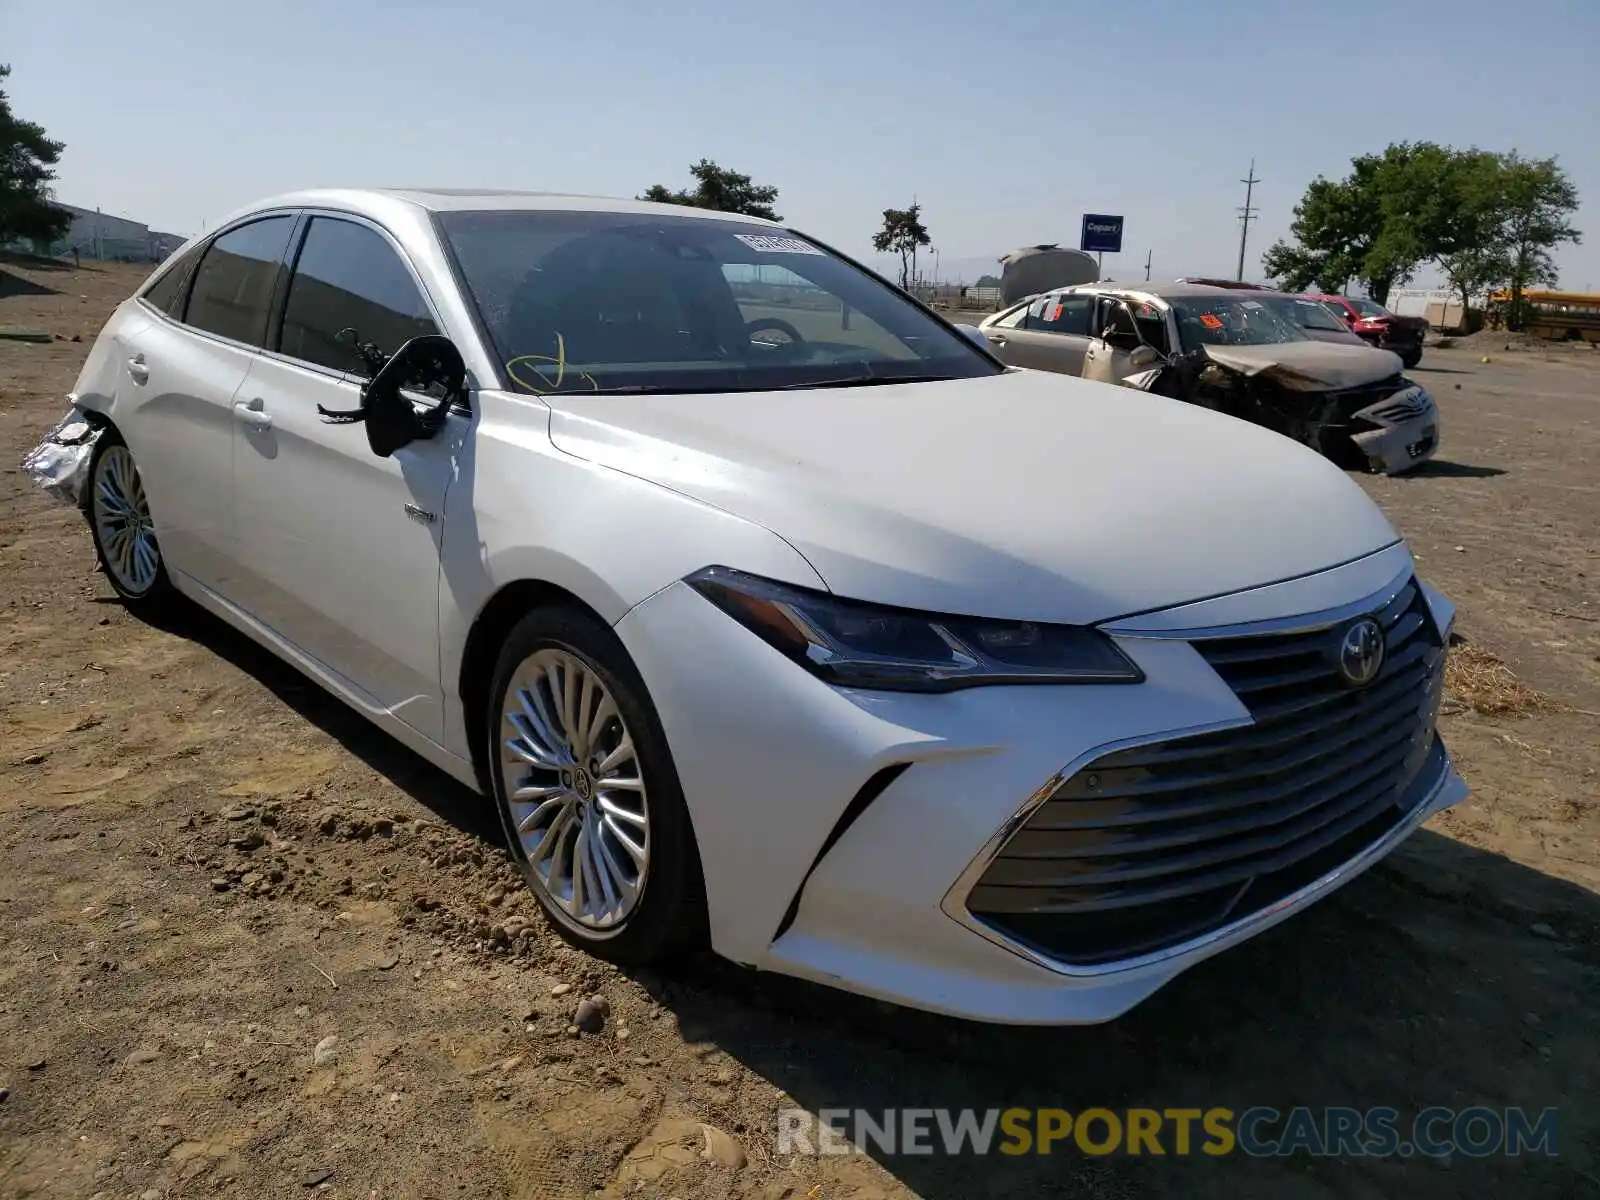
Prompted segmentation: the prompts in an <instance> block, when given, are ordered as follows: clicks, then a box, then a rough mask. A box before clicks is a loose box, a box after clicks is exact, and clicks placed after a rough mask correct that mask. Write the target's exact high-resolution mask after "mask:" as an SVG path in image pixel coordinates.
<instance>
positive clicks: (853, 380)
mask: <svg viewBox="0 0 1600 1200" xmlns="http://www.w3.org/2000/svg"><path fill="white" fill-rule="evenodd" d="M955 378H956V376H954V375H850V376H847V377H846V378H844V379H818V380H815V381H810V380H808V381H806V382H803V383H783V384H779V385H778V386H777V387H775V388H773V389H772V390H773V391H776V392H792V391H796V390H798V389H800V388H842V387H875V386H877V385H878V384H884V383H947V382H949V381H950V380H952V379H955Z"/></svg>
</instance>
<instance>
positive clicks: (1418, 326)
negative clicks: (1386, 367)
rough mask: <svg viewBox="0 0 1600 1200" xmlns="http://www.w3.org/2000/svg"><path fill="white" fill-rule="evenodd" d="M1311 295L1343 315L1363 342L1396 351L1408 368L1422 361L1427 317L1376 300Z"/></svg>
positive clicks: (1347, 323)
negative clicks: (1401, 311) (1407, 313)
mask: <svg viewBox="0 0 1600 1200" xmlns="http://www.w3.org/2000/svg"><path fill="white" fill-rule="evenodd" d="M1307 294H1308V295H1309V296H1310V298H1311V299H1313V300H1320V301H1322V302H1323V303H1324V304H1326V305H1327V306H1328V307H1329V308H1331V309H1333V311H1334V312H1336V313H1338V314H1339V315H1340V316H1342V317H1343V318H1344V321H1345V324H1346V325H1348V326H1350V332H1351V333H1353V334H1355V335H1356V336H1357V337H1358V338H1360V339H1361V340H1362V341H1364V342H1371V343H1372V344H1373V345H1374V346H1379V347H1381V348H1382V349H1384V350H1393V351H1394V352H1395V353H1396V354H1398V355H1399V356H1400V361H1401V362H1403V363H1404V364H1405V365H1406V366H1408V367H1414V366H1416V365H1417V364H1418V363H1419V362H1421V361H1422V337H1423V335H1424V334H1425V333H1427V332H1428V322H1427V321H1425V320H1424V319H1423V318H1421V317H1401V316H1397V315H1396V314H1394V313H1392V312H1390V311H1389V310H1388V309H1387V308H1385V307H1384V306H1383V305H1381V304H1379V303H1378V302H1377V301H1376V300H1354V299H1351V298H1350V297H1349V296H1328V295H1318V294H1316V293H1307Z"/></svg>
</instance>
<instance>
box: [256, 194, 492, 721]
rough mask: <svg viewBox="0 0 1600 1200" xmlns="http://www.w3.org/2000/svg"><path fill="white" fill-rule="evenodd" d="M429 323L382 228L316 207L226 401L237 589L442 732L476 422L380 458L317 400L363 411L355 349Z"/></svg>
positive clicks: (453, 421) (310, 645) (433, 327)
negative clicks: (447, 546) (456, 506)
mask: <svg viewBox="0 0 1600 1200" xmlns="http://www.w3.org/2000/svg"><path fill="white" fill-rule="evenodd" d="M435 332H438V326H437V324H436V322H435V320H434V317H433V315H432V310H431V309H430V307H429V305H428V304H427V302H426V301H425V299H424V296H423V292H422V289H421V287H420V285H419V284H418V283H417V281H416V278H415V276H414V274H413V273H412V271H411V269H410V268H409V266H407V265H406V263H405V261H404V259H403V258H402V257H401V254H400V251H399V249H398V247H397V246H396V245H395V244H394V243H392V242H391V241H390V240H389V238H388V237H387V236H386V235H385V234H383V233H381V232H380V231H378V230H377V229H376V228H375V227H373V226H370V225H367V224H365V223H362V222H359V221H356V220H353V219H345V218H341V217H333V216H320V215H313V216H312V218H311V220H310V222H309V224H308V226H307V228H306V231H305V235H304V241H303V243H302V245H301V247H300V250H299V256H298V260H297V261H296V263H295V267H294V271H293V274H292V275H291V277H290V280H289V286H288V290H287V296H286V300H285V303H284V309H283V315H282V319H281V323H280V328H277V329H275V330H274V331H273V333H272V335H271V342H270V344H269V349H272V350H275V353H270V354H265V355H262V356H261V357H260V358H258V359H257V360H256V362H255V363H254V364H253V365H252V367H251V369H250V373H249V375H247V376H246V378H245V381H244V383H243V384H242V385H241V387H240V389H239V393H238V399H237V400H236V402H235V415H236V425H235V433H234V438H235V442H234V445H235V449H234V477H235V490H236V496H237V504H236V518H235V522H236V526H237V529H238V538H239V547H240V550H239V554H240V558H241V563H242V567H243V570H242V571H241V577H242V579H241V586H240V587H239V589H238V590H237V592H236V594H234V595H233V596H231V597H230V598H232V599H234V600H235V602H236V603H238V604H239V605H240V606H241V607H242V608H244V609H245V610H246V611H247V612H249V613H250V614H251V615H252V616H254V617H256V618H257V619H258V620H260V621H262V622H263V623H264V624H266V625H268V626H269V627H270V628H271V629H273V630H274V631H276V632H277V633H278V634H280V635H281V636H283V637H284V638H286V639H288V640H289V641H291V642H292V643H294V644H295V646H297V647H298V648H299V649H300V650H302V651H303V652H305V653H307V654H309V655H311V656H312V657H314V658H316V659H317V660H319V661H320V662H321V663H323V664H324V665H325V666H327V667H330V668H332V669H333V670H334V671H336V672H338V673H339V674H340V675H342V676H344V678H345V679H346V680H348V681H349V682H350V683H352V684H354V685H355V686H356V687H357V688H358V689H360V691H362V692H364V693H366V695H367V696H369V697H370V698H371V701H372V703H373V704H374V705H375V706H376V707H378V708H380V709H382V710H384V711H387V712H389V713H392V714H393V715H394V716H396V717H398V718H399V719H400V720H402V721H404V722H405V723H406V724H408V725H410V726H411V727H412V728H414V729H416V730H417V731H418V732H419V733H422V734H423V735H425V736H427V737H430V738H433V739H437V738H438V737H439V736H440V731H441V725H442V711H443V694H442V689H441V687H440V681H439V551H440V534H441V531H442V530H443V528H444V520H443V518H444V504H445V492H446V491H447V489H448V487H449V484H450V480H451V478H452V477H453V473H454V470H455V464H456V457H457V454H458V452H459V451H460V449H461V446H462V443H463V439H464V438H465V437H466V436H468V433H469V429H468V426H469V421H468V419H467V417H466V416H465V415H459V416H452V417H451V418H450V420H449V421H448V422H447V423H446V427H445V429H444V430H443V432H441V433H440V434H439V435H438V436H437V437H435V438H433V439H431V440H424V441H417V442H413V443H412V444H411V445H409V446H406V447H404V448H403V449H401V450H399V451H398V452H397V453H395V454H394V455H393V456H391V457H389V458H379V457H378V456H376V455H374V454H373V453H372V451H371V449H370V448H369V446H368V444H367V434H366V429H365V427H364V426H363V425H361V424H359V423H357V424H334V423H330V422H329V421H327V420H326V419H325V418H324V417H322V416H321V415H320V414H319V413H318V411H317V406H318V405H321V406H322V407H324V408H327V409H330V410H348V409H354V408H358V407H359V406H360V403H361V395H360V391H361V385H362V383H363V382H364V379H365V377H366V374H367V372H368V370H369V369H370V368H368V367H366V366H365V365H363V364H362V362H361V360H360V358H359V356H358V355H356V354H355V353H354V352H353V350H352V344H353V343H358V342H359V343H370V344H372V345H374V346H376V347H377V349H378V350H379V351H381V352H383V353H393V352H394V351H395V350H396V349H398V348H399V347H400V346H401V345H402V344H404V343H405V342H406V341H408V340H409V339H410V338H412V337H414V336H417V335H418V334H422V333H435Z"/></svg>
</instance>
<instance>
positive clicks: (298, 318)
mask: <svg viewBox="0 0 1600 1200" xmlns="http://www.w3.org/2000/svg"><path fill="white" fill-rule="evenodd" d="M438 332H439V327H438V326H437V325H436V324H434V320H433V317H432V315H431V314H430V313H429V312H428V306H427V304H426V302H425V301H424V300H423V298H422V291H421V289H419V288H418V287H417V282H416V280H415V279H414V278H412V275H411V272H410V271H409V270H407V268H406V265H405V263H404V262H402V261H401V259H400V255H399V254H398V253H397V252H396V251H395V249H394V247H393V246H391V245H390V244H389V242H388V241H387V240H386V239H385V238H384V237H383V236H382V235H381V234H379V233H378V232H377V231H376V230H374V229H370V228H368V227H367V226H365V225H359V224H357V223H356V222H354V221H341V220H339V219H338V218H337V217H313V218H312V219H311V224H310V226H309V228H308V229H307V230H306V237H305V241H304V242H303V243H302V244H301V247H300V255H299V258H297V259H296V260H295V267H294V275H293V276H292V277H291V278H290V280H289V297H288V300H287V301H286V302H285V304H284V309H283V328H282V331H281V334H280V336H279V339H278V349H279V351H280V352H282V353H284V354H287V355H289V356H290V357H292V358H298V359H302V360H304V361H305V362H310V363H316V364H317V365H318V366H323V367H331V368H333V369H334V370H337V371H351V372H354V373H356V374H360V375H363V376H365V375H370V374H371V370H370V368H369V367H368V366H367V364H366V360H365V359H363V358H362V356H361V355H360V354H359V353H357V349H356V348H357V347H358V346H361V345H366V344H369V343H370V344H372V345H375V346H376V347H377V348H378V350H379V351H381V352H382V353H383V354H393V353H394V352H395V351H396V350H398V349H399V348H400V347H401V346H403V345H405V343H406V342H408V341H410V340H411V339H412V338H414V337H417V336H419V335H421V334H424V333H438Z"/></svg>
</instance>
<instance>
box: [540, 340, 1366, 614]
mask: <svg viewBox="0 0 1600 1200" xmlns="http://www.w3.org/2000/svg"><path fill="white" fill-rule="evenodd" d="M545 401H546V403H548V404H549V405H550V406H551V410H552V413H551V425H550V432H551V438H552V440H553V441H554V442H555V444H556V445H557V446H558V447H559V448H560V449H561V450H563V451H565V452H567V453H570V454H573V455H576V456H578V457H581V458H584V459H587V460H589V461H592V462H595V463H598V464H603V465H605V466H607V467H610V468H613V469H615V470H617V471H621V472H625V473H627V474H629V475H633V476H636V477H639V478H643V479H648V480H651V481H654V482H655V483H657V484H660V485H661V486H663V487H668V488H671V489H673V490H675V491H678V492H681V493H683V494H686V495H689V496H692V497H695V498H697V499H699V500H701V501H703V502H705V503H707V504H712V505H716V506H717V507H720V508H722V509H725V510H727V511H729V512H732V513H734V514H736V515H739V516H741V517H744V518H745V519H747V520H750V521H754V522H757V523H759V524H761V525H763V526H765V527H766V528H768V529H770V530H772V531H773V532H774V533H776V534H778V535H779V536H781V537H783V538H785V539H786V540H787V541H788V542H789V543H790V544H791V545H793V546H794V547H795V548H796V549H797V550H798V551H799V552H800V553H801V554H803V555H804V556H805V557H806V558H807V559H808V560H809V561H810V563H811V565H812V566H813V567H814V568H815V569H816V571H817V573H818V574H819V575H820V576H821V577H822V579H823V580H824V581H825V582H826V584H827V586H828V587H829V588H830V589H832V590H833V591H834V592H835V593H836V594H839V595H842V596H850V597H854V598H857V599H862V600H870V601H876V602H879V603H883V604H893V605H902V606H906V607H910V608H921V609H928V610H934V611H943V612H957V613H968V614H980V615H985V616H993V617H1002V618H1010V619H1015V620H1040V621H1062V622H1070V623H1079V624H1089V623H1093V622H1097V621H1103V620H1107V619H1109V618H1112V617H1117V616H1123V615H1127V614H1131V613H1135V612H1144V611H1148V610H1151V609H1157V608H1165V607H1167V606H1169V605H1175V604H1181V603H1185V602H1187V601H1191V600H1197V599H1201V598H1204V597H1211V596H1218V595H1223V594H1226V593H1228V592H1231V591H1236V590H1241V589H1245V588H1249V587H1253V586H1257V585H1260V584H1264V583H1269V582H1274V581H1277V580H1281V579H1287V578H1291V577H1294V576H1298V575H1304V574H1308V573H1311V572H1314V571H1318V570H1322V569H1324V568H1327V567H1332V566H1334V565H1336V564H1340V563H1344V562H1348V561H1350V560H1351V559H1355V558H1358V557H1361V556H1362V555H1365V554H1368V553H1371V552H1372V551H1374V550H1377V549H1380V548H1381V547H1383V546H1386V545H1389V544H1391V543H1393V542H1394V541H1396V540H1397V537H1396V534H1395V533H1394V530H1393V529H1392V528H1391V526H1390V525H1389V523H1388V521H1387V520H1386V519H1385V518H1384V516H1383V514H1382V513H1381V512H1379V510H1378V509H1377V507H1376V506H1375V505H1374V504H1373V503H1372V501H1371V500H1369V499H1368V498H1367V496H1366V494H1365V493H1364V492H1363V491H1362V490H1361V489H1360V488H1359V487H1357V486H1356V485H1355V484H1354V483H1352V482H1351V481H1350V480H1349V479H1348V478H1346V476H1345V475H1344V473H1343V472H1342V471H1340V470H1338V469H1337V468H1335V467H1334V466H1333V465H1332V464H1330V463H1329V462H1327V461H1326V460H1324V459H1323V458H1322V457H1321V456H1320V455H1318V454H1316V453H1314V452H1312V451H1311V450H1308V449H1306V448H1305V447H1303V446H1301V445H1299V444H1297V443H1295V442H1292V441H1290V440H1289V439H1287V438H1284V437H1281V436H1279V435H1278V434H1275V433H1272V432H1269V431H1268V430H1265V429H1262V428H1260V427H1258V426H1254V425H1249V424H1246V423H1245V422H1243V421H1239V420H1235V419H1234V418H1231V417H1225V416H1221V415H1219V414H1216V413H1213V412H1210V411H1208V410H1206V409H1203V408H1199V407H1196V406H1193V405H1188V404H1184V403H1181V402H1179V401H1175V400H1168V399H1165V398H1162V397H1159V396H1150V395H1146V394H1144V393H1142V392H1136V391H1133V390H1131V389H1128V388H1121V387H1114V386H1111V385H1108V384H1100V383H1090V382H1087V381H1084V380H1080V379H1071V378H1068V377H1065V376H1061V375H1054V374H1049V373H1045V372H1033V371H1009V372H1007V373H1005V374H1003V375H996V376H987V377H983V378H977V379H964V380H950V381H940V382H930V383H914V384H900V385H884V386H876V387H856V388H836V389H827V390H809V389H808V390H797V391H781V392H759V393H742V394H734V395H728V394H722V395H676V396H674V395H655V396H592V397H590V398H588V399H584V398H583V397H582V396H546V397H545ZM705 561H706V564H707V565H712V564H718V563H720V562H721V560H720V559H719V549H718V547H717V546H715V545H708V546H706V547H705ZM721 565H726V566H731V567H738V566H739V565H740V564H739V563H736V562H728V563H721Z"/></svg>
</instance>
